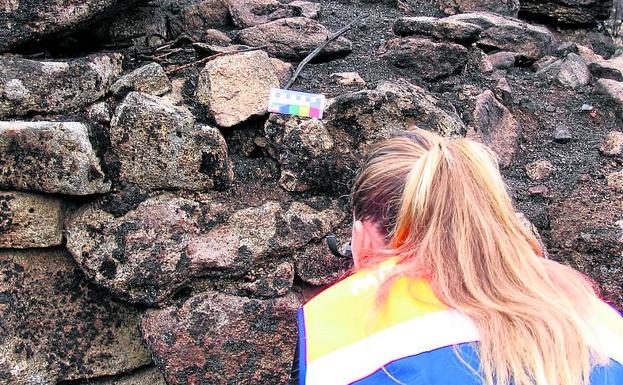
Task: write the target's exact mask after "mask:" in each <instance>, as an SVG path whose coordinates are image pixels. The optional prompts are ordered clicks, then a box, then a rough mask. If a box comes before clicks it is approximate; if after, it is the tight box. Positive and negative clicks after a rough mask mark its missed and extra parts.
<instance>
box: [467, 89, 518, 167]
mask: <svg viewBox="0 0 623 385" xmlns="http://www.w3.org/2000/svg"><path fill="white" fill-rule="evenodd" d="M473 118H474V119H473V122H472V124H471V125H470V126H469V127H468V130H467V137H468V138H472V139H476V140H479V141H480V142H482V143H484V144H486V145H487V146H489V147H491V149H492V150H493V151H495V153H496V154H497V155H498V160H499V163H500V166H502V167H508V166H509V165H510V164H511V162H512V159H513V156H514V155H515V152H516V151H517V138H518V136H519V124H518V123H517V121H516V120H515V118H514V117H513V115H512V114H511V112H510V111H509V110H508V109H507V108H506V107H504V105H503V104H502V103H500V102H499V101H498V100H497V99H496V98H495V95H494V94H493V92H491V91H489V90H487V91H485V92H483V93H482V94H480V95H478V96H477V97H476V101H475V108H474V113H473Z"/></svg>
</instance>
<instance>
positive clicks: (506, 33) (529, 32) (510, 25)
mask: <svg viewBox="0 0 623 385" xmlns="http://www.w3.org/2000/svg"><path fill="white" fill-rule="evenodd" d="M448 19H450V20H455V21H463V22H467V23H471V24H476V25H478V26H480V27H481V28H482V32H481V34H480V39H479V40H478V42H477V43H478V44H479V45H481V46H484V47H492V48H497V49H499V50H503V51H512V52H517V53H518V54H519V55H521V56H522V57H524V58H526V59H528V60H532V61H534V60H537V59H540V58H541V57H543V56H545V55H547V54H548V53H549V52H550V51H551V50H552V49H553V45H554V42H555V38H554V36H553V35H552V33H551V32H550V31H549V30H548V29H547V28H545V27H539V26H535V25H532V24H528V23H526V22H523V21H521V20H518V19H515V18H512V17H504V16H500V15H496V14H494V13H489V12H474V13H464V14H459V15H454V16H450V17H448Z"/></svg>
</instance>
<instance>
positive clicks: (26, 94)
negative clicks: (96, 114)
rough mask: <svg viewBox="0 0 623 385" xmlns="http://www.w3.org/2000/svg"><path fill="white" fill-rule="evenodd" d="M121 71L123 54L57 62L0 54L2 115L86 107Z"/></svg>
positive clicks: (0, 107) (53, 111)
mask: <svg viewBox="0 0 623 385" xmlns="http://www.w3.org/2000/svg"><path fill="white" fill-rule="evenodd" d="M0 41H1V39H0ZM120 73H121V55H120V54H106V55H92V56H88V57H86V58H84V59H78V60H70V61H54V62H52V61H35V60H29V59H21V58H17V57H6V56H0V118H4V117H10V116H23V115H27V114H30V113H44V114H45V113H48V114H49V113H55V112H70V111H73V110H76V109H79V108H83V107H86V106H87V105H89V104H91V103H93V102H94V101H96V100H97V99H99V98H101V97H102V96H103V95H104V94H105V93H106V91H107V90H108V86H109V84H110V82H111V81H112V80H113V79H114V78H116V77H117V76H118V75H119V74H120Z"/></svg>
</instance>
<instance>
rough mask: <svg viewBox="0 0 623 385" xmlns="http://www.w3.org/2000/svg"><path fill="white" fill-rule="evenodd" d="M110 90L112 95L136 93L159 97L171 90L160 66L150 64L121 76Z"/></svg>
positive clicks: (169, 83)
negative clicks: (127, 92)
mask: <svg viewBox="0 0 623 385" xmlns="http://www.w3.org/2000/svg"><path fill="white" fill-rule="evenodd" d="M110 90H111V92H112V93H114V94H118V93H120V92H122V91H138V92H144V93H147V94H151V95H156V96H160V95H164V94H166V93H167V92H169V91H170V90H171V82H170V81H169V78H168V77H167V74H166V73H165V72H164V69H163V68H162V66H161V65H160V64H158V63H150V64H147V65H144V66H142V67H140V68H137V69H135V70H134V71H132V72H130V73H129V74H127V75H124V76H122V77H121V78H120V79H119V80H117V81H116V82H115V83H113V85H112V87H111V88H110Z"/></svg>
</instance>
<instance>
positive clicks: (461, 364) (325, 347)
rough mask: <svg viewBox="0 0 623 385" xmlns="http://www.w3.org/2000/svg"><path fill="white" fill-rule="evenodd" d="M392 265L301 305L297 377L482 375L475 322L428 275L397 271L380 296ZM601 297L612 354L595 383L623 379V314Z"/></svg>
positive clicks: (414, 380)
mask: <svg viewBox="0 0 623 385" xmlns="http://www.w3.org/2000/svg"><path fill="white" fill-rule="evenodd" d="M393 268H394V263H393V262H392V261H391V260H390V261H386V262H385V263H383V264H381V265H380V266H379V267H378V268H376V269H370V270H364V271H361V272H358V273H356V274H354V275H352V276H350V277H348V278H346V279H344V280H342V281H340V282H338V283H337V284H335V285H333V286H332V287H330V288H329V289H327V290H325V291H323V292H322V293H320V294H319V295H317V296H316V297H314V298H313V299H312V300H311V301H309V302H308V303H307V304H305V305H304V306H303V307H302V308H301V309H299V312H298V325H299V347H298V351H299V353H298V354H299V356H298V377H299V384H301V385H344V384H357V385H372V384H374V385H385V384H391V385H396V384H409V385H411V384H426V385H432V384H434V385H442V384H443V385H455V384H456V385H481V384H482V383H483V382H482V378H481V377H480V363H479V359H478V354H477V344H478V340H479V337H478V330H477V328H476V327H475V325H474V323H473V322H472V321H471V320H470V319H469V318H468V317H467V316H465V315H463V314H461V313H460V312H458V311H456V310H453V309H449V308H448V307H447V306H445V305H444V304H443V303H442V302H441V301H440V300H439V299H438V298H437V297H436V296H435V294H434V293H433V290H432V289H431V286H430V285H429V283H428V282H427V281H426V280H424V279H414V278H407V277H401V278H398V279H397V280H396V281H395V282H394V283H393V284H392V286H391V288H390V289H389V292H388V295H387V299H386V300H385V301H384V303H382V304H380V303H378V300H377V293H378V288H379V285H380V283H381V282H383V281H384V279H385V278H386V277H387V276H388V274H389V273H390V272H391V270H392V269H393ZM600 303H601V302H600ZM601 304H602V305H603V306H602V308H601V310H603V314H600V318H601V319H603V320H604V322H603V325H601V326H600V333H602V335H601V336H600V337H602V338H600V340H603V341H600V343H602V342H603V343H602V348H603V349H604V351H605V352H606V353H607V354H608V355H609V356H610V357H611V358H612V360H611V361H610V364H609V365H608V366H605V367H595V368H594V369H593V372H592V375H591V385H614V384H618V385H623V318H621V317H620V315H619V314H618V313H617V312H616V311H615V310H614V309H612V308H610V307H609V306H608V305H606V304H605V303H601Z"/></svg>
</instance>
